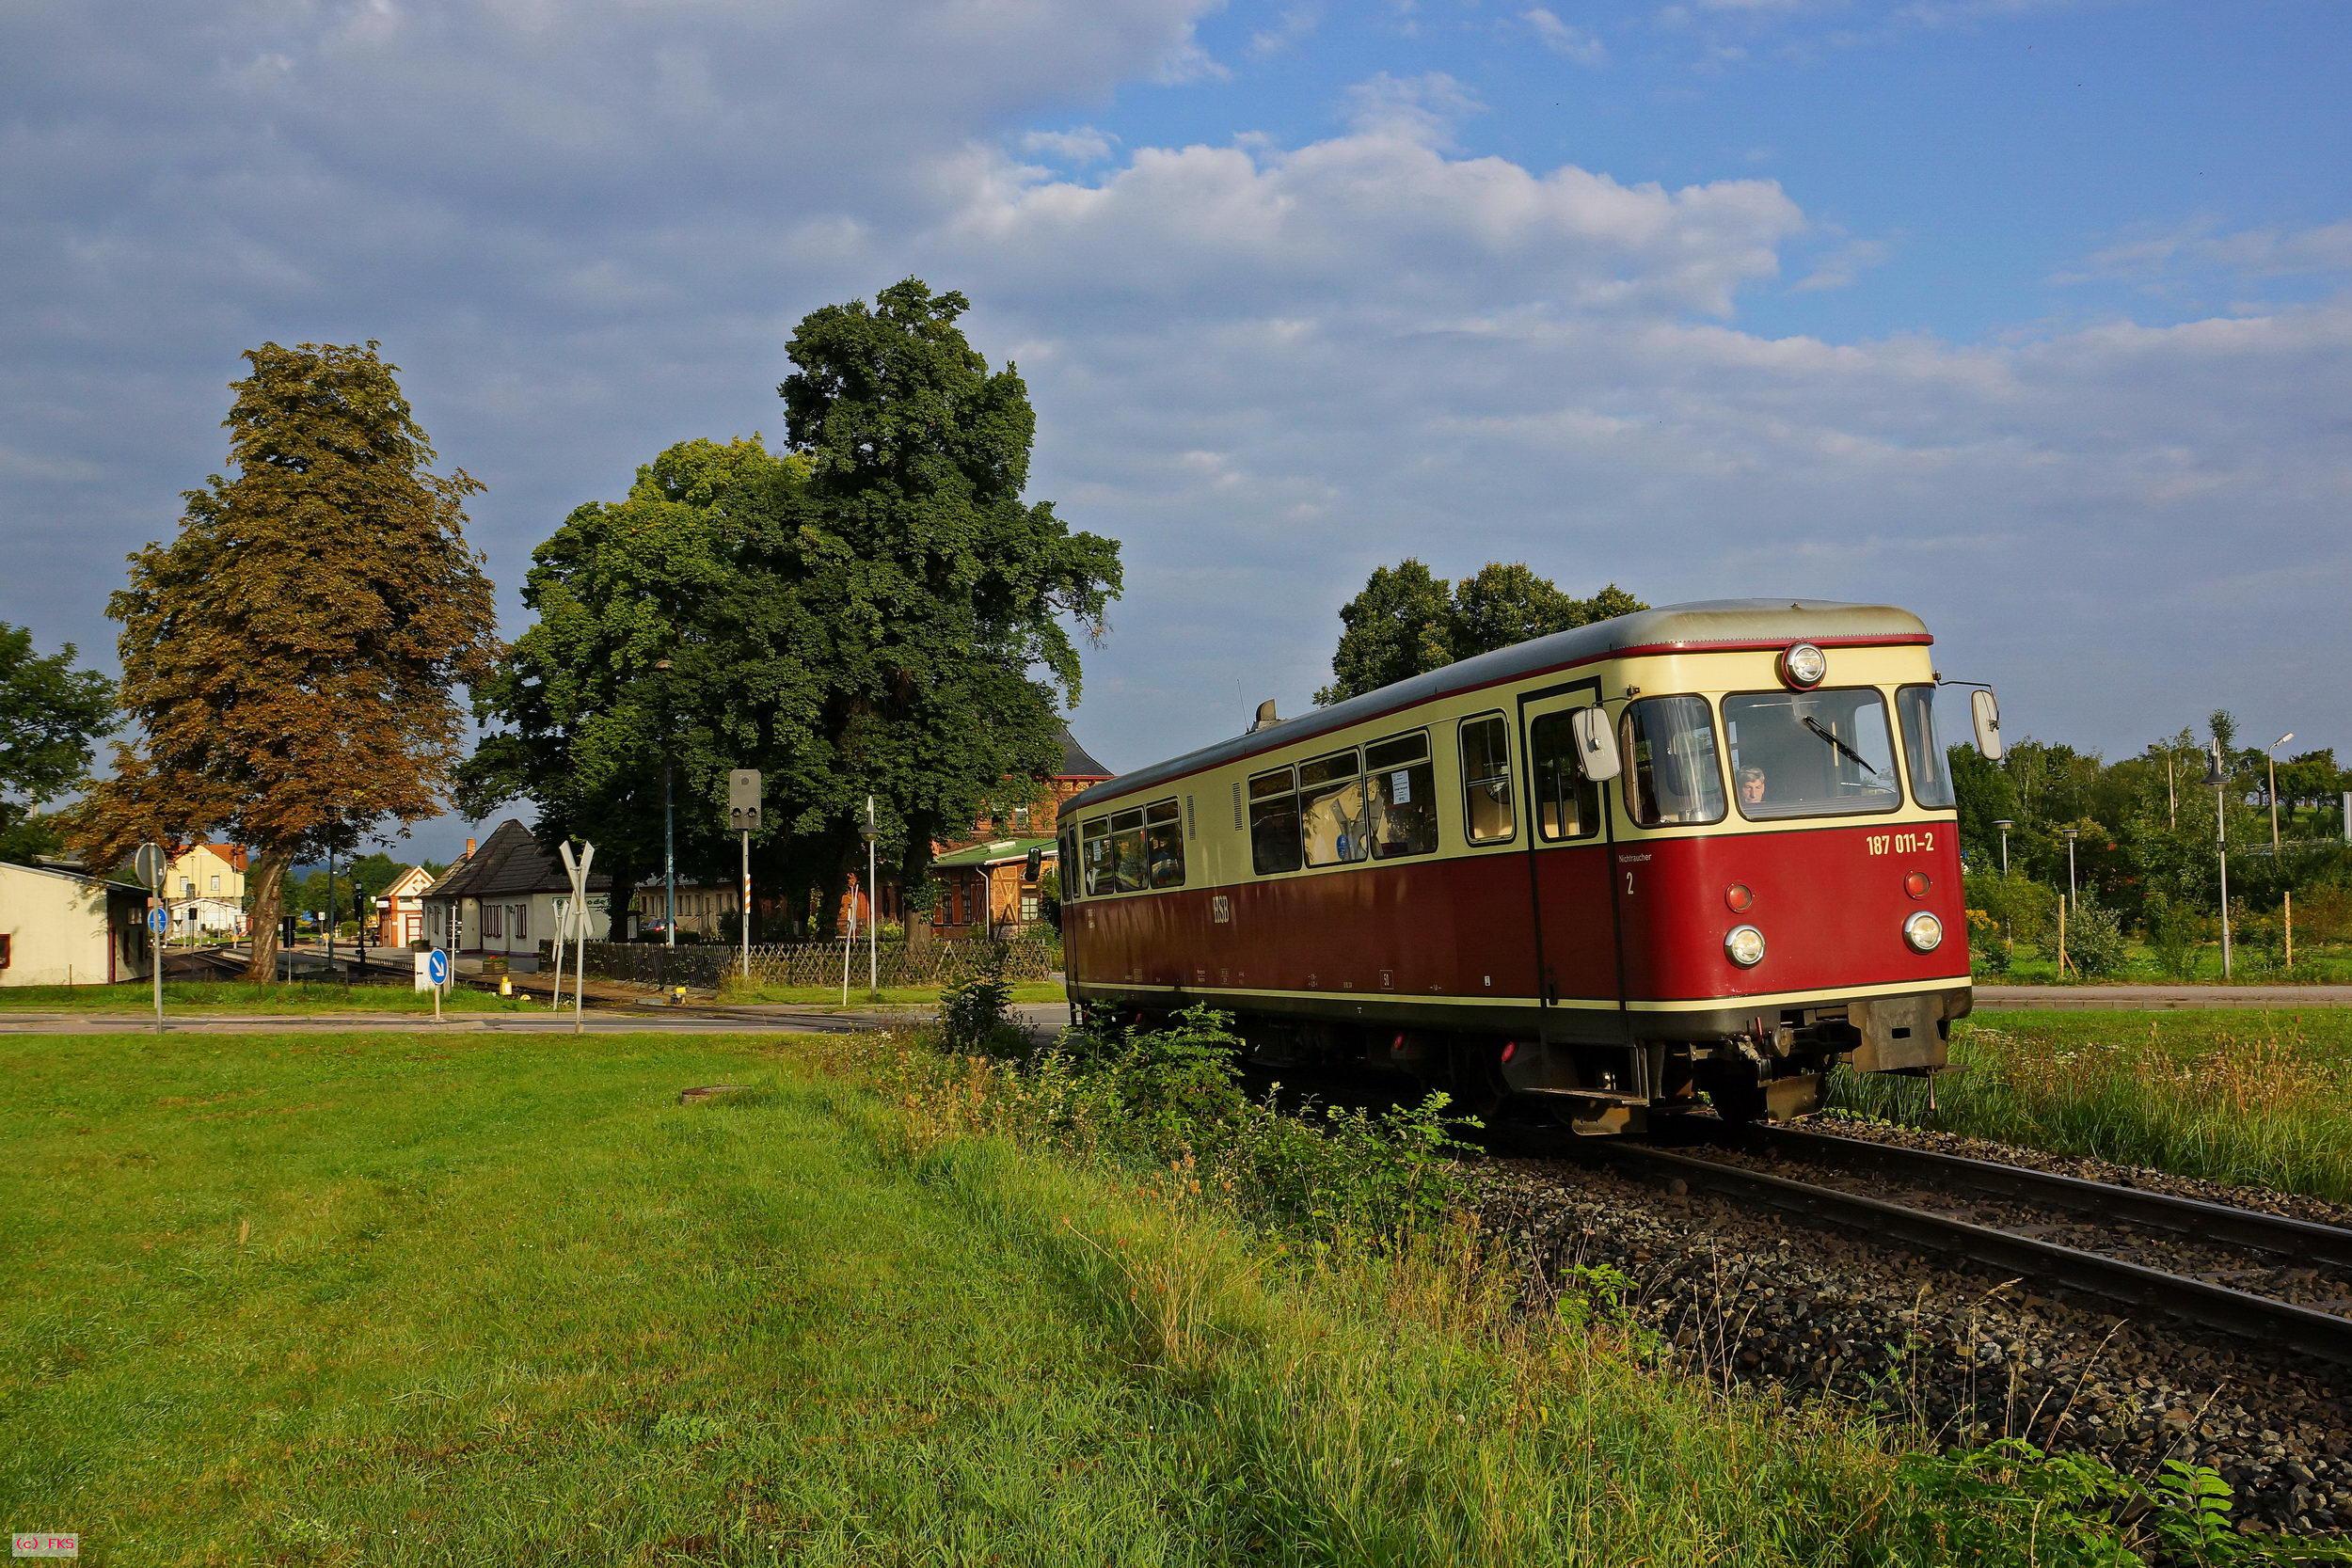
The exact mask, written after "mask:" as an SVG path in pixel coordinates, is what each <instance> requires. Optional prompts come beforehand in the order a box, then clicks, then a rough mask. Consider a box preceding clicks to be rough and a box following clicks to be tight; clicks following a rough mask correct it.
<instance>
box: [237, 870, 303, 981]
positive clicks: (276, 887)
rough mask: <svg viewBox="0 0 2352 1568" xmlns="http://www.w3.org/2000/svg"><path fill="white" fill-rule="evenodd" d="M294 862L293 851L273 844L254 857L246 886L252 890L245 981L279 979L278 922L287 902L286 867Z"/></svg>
mask: <svg viewBox="0 0 2352 1568" xmlns="http://www.w3.org/2000/svg"><path fill="white" fill-rule="evenodd" d="M293 863H294V850H293V849H292V848H289V847H281V846H275V845H273V846H272V847H269V848H266V849H264V850H262V852H261V853H260V854H258V855H256V856H255V857H254V858H253V874H252V876H251V877H250V878H248V879H247V880H246V885H247V886H249V887H250V888H251V889H252V890H253V961H252V962H250V963H248V964H246V966H245V977H246V979H247V980H255V981H262V982H267V981H271V980H275V979H277V978H278V918H279V911H281V910H283V909H284V908H285V904H286V867H288V866H289V865H292V864H293Z"/></svg>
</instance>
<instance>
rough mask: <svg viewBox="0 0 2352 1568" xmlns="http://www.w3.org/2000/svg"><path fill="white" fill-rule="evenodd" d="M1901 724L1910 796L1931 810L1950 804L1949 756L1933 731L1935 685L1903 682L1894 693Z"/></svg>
mask: <svg viewBox="0 0 2352 1568" xmlns="http://www.w3.org/2000/svg"><path fill="white" fill-rule="evenodd" d="M1895 717H1896V718H1897V719H1898V720H1899V721H1901V723H1902V726H1903V755H1904V757H1905V758H1907V759H1908V760H1909V761H1910V764H1911V798H1912V799H1913V800H1916V801H1918V802H1919V803H1920V804H1921V805H1923V806H1925V807H1927V808H1928V810H1930V811H1949V810H1950V809H1951V808H1952V768H1951V760H1950V759H1949V758H1948V757H1947V756H1946V755H1945V754H1944V746H1943V743H1942V741H1941V740H1939V739H1938V738H1937V736H1936V733H1935V688H1933V687H1931V686H1906V687H1903V688H1902V689H1899V690H1898V691H1897V692H1896V693H1895Z"/></svg>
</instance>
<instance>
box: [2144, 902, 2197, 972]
mask: <svg viewBox="0 0 2352 1568" xmlns="http://www.w3.org/2000/svg"><path fill="white" fill-rule="evenodd" d="M2201 926H2202V922H2201V921H2200V920H2199V919H2198V918H2197V911H2195V910H2192V909H2190V908H2189V907H2188V906H2187V905H2185V904H2183V903H2180V902H2178V901H2176V900H2174V899H2172V898H2169V897H2167V896H2166V895H2163V894H2161V893H2152V894H2150V895H2148V951H2149V955H2150V957H2152V958H2154V960H2155V964H2156V973H2158V974H2162V975H2163V976H2164V977H2165V978H2166V979H2168V980H2191V979H2195V978H2196V976H2197V942H2198V939H2199V937H2200V936H2201V935H2202V934H2203V933H2202V931H2201Z"/></svg>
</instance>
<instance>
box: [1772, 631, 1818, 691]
mask: <svg viewBox="0 0 2352 1568" xmlns="http://www.w3.org/2000/svg"><path fill="white" fill-rule="evenodd" d="M1828 673H1829V655H1827V654H1825V653H1823V652H1821V650H1820V649H1819V648H1817V647H1815V646H1814V645H1813V644H1812V643H1810V642H1791V643H1789V644H1788V649H1787V650H1786V651H1785V652H1783V653H1782V654H1781V656H1780V678H1781V680H1782V682H1783V683H1785V684H1787V685H1788V686H1793V687H1795V688H1796V689H1798V690H1800V691H1810V690H1811V689H1813V688H1815V687H1817V686H1819V685H1820V684H1821V678H1822V677H1823V676H1825V675H1827V674H1828Z"/></svg>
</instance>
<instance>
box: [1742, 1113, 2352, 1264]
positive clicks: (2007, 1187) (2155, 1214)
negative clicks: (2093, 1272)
mask: <svg viewBox="0 0 2352 1568" xmlns="http://www.w3.org/2000/svg"><path fill="white" fill-rule="evenodd" d="M1733 1147H1735V1148H1740V1147H1744V1148H1751V1149H1757V1150H1761V1151H1763V1152H1766V1153H1785V1154H1792V1155H1796V1156H1798V1157H1800V1158H1803V1159H1807V1160H1820V1161H1821V1162H1823V1163H1824V1164H1838V1165H1844V1166H1847V1167H1848V1168H1850V1169H1853V1170H1865V1171H1880V1172H1883V1173H1885V1174H1887V1175H1890V1176H1902V1177H1909V1178H1912V1179H1914V1180H1921V1181H1926V1182H1929V1183H1931V1184H1933V1185H1937V1186H1945V1187H1966V1188H1970V1189H1973V1190H1974V1191H1977V1192H1980V1193H1989V1194H1991V1195H1993V1196H1996V1197H2013V1198H2023V1199H2026V1200H2027V1201H2029V1202H2034V1203H2047V1204H2052V1205H2055V1206H2057V1207H2058V1208H2061V1209H2071V1210H2073V1211H2074V1212H2077V1213H2082V1214H2089V1215H2092V1216H2094V1217H2096V1218H2099V1219H2107V1220H2124V1221H2128V1222H2130V1223H2131V1224H2134V1225H2145V1226H2150V1227H2154V1228H2156V1229H2160V1230H2171V1231H2177V1232H2179V1233H2180V1234H2182V1235H2185V1236H2191V1237H2194V1238H2196V1239H2197V1240H2199V1241H2201V1242H2216V1243H2222V1244H2224V1245H2228V1246H2239V1247H2247V1248H2249V1249H2251V1250H2253V1251H2256V1252H2268V1253H2275V1254H2277V1255H2278V1256H2280V1257H2281V1258H2285V1259H2290V1260H2292V1261H2294V1262H2297V1263H2318V1264H2324V1265H2327V1266H2329V1267H2332V1268H2340V1269H2352V1230H2346V1229H2344V1228H2342V1227H2337V1226H2332V1225H2320V1224H2318V1223H2316V1222H2314V1221H2312V1220H2298V1219H2290V1218H2288V1217H2287V1216H2286V1215H2284V1214H2265V1213H2263V1212H2259V1211H2257V1210H2252V1209H2238V1208H2233V1207H2232V1206H2231V1205H2229V1204H2226V1203H2214V1202H2211V1201H2208V1200H2207V1199H2204V1198H2195V1197H2181V1196H2177V1195H2175V1194H2172V1193H2161V1192H2151V1191H2149V1190H2147V1189H2146V1188H2143V1187H2126V1186H2122V1185H2120V1184H2118V1183H2115V1182H2109V1181H2092V1180H2088V1179H2086V1178H2084V1177H2079V1176H2062V1175H2059V1174H2058V1172H2056V1171H2046V1170H2035V1169H2033V1168H2032V1167H2031V1166H2028V1165H2010V1164H2001V1163H2000V1162H1998V1161H1995V1160H1977V1159H1971V1158H1968V1157H1966V1156H1964V1155H1959V1154H1946V1153H1943V1152H1941V1151H1940V1150H1936V1149H1928V1148H1909V1147H1907V1146H1905V1145H1902V1144H1886V1143H1878V1142H1875V1141H1873V1140H1870V1139H1867V1138H1847V1137H1841V1136H1839V1135H1838V1134H1836V1133H1835V1132H1817V1131H1815V1130H1813V1129H1811V1128H1796V1127H1770V1126H1753V1127H1748V1128H1744V1129H1742V1130H1741V1131H1740V1132H1739V1133H1738V1134H1737V1135H1736V1137H1735V1140H1734V1143H1733Z"/></svg>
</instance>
